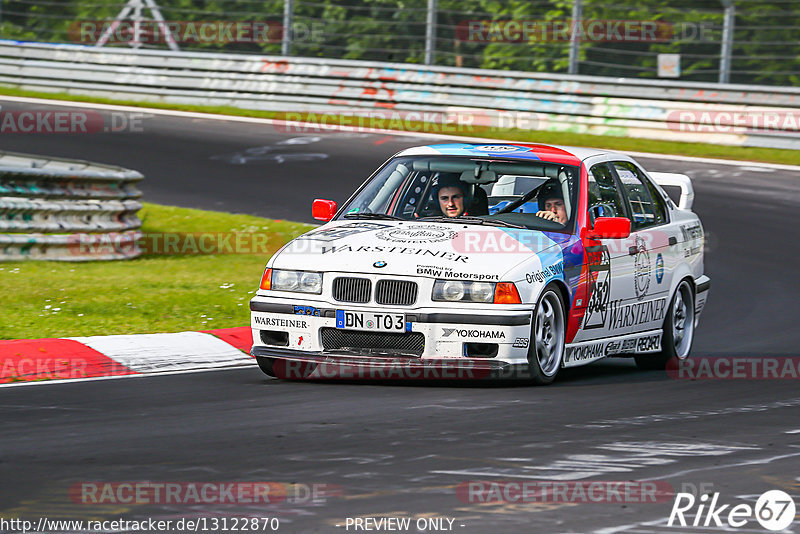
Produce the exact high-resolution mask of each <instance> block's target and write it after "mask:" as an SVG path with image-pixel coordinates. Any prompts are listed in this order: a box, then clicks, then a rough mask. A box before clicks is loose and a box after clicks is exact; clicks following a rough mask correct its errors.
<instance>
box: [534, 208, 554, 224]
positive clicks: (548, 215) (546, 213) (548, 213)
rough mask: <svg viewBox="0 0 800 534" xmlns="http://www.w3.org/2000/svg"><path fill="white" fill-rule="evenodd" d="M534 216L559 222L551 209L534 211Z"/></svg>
mask: <svg viewBox="0 0 800 534" xmlns="http://www.w3.org/2000/svg"><path fill="white" fill-rule="evenodd" d="M536 216H537V217H541V218H542V219H545V220H548V221H553V222H559V220H558V215H556V214H555V213H553V212H552V211H544V210H542V211H537V212H536Z"/></svg>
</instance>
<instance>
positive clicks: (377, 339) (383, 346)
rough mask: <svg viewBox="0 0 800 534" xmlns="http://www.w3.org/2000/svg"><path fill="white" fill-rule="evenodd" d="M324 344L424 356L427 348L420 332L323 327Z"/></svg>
mask: <svg viewBox="0 0 800 534" xmlns="http://www.w3.org/2000/svg"><path fill="white" fill-rule="evenodd" d="M320 330H321V333H322V346H323V347H324V348H325V350H348V351H361V352H381V353H387V354H398V355H400V354H404V355H413V356H422V351H423V350H425V336H424V335H423V334H422V333H420V332H406V333H402V334H401V333H393V332H361V331H358V330H340V329H338V328H321V329H320Z"/></svg>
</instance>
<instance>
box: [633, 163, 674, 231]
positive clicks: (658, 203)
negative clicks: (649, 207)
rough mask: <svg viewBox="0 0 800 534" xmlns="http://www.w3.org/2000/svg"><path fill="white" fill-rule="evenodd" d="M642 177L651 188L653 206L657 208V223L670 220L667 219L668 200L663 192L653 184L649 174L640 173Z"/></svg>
mask: <svg viewBox="0 0 800 534" xmlns="http://www.w3.org/2000/svg"><path fill="white" fill-rule="evenodd" d="M639 176H640V177H641V178H642V181H643V182H644V183H645V184H646V185H647V189H649V190H650V196H651V197H652V198H653V206H655V209H656V224H663V223H666V222H669V220H668V219H667V201H666V200H665V199H664V197H663V196H661V192H659V190H658V189H656V186H655V185H653V182H651V181H650V180H649V179H648V178H647V176H644V175H643V174H641V173H640V174H639Z"/></svg>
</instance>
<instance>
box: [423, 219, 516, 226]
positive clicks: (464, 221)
mask: <svg viewBox="0 0 800 534" xmlns="http://www.w3.org/2000/svg"><path fill="white" fill-rule="evenodd" d="M417 220H418V221H432V222H443V223H455V224H485V225H486V226H504V227H507V228H527V226H523V225H521V224H514V223H510V222H506V221H501V220H500V219H481V218H480V217H422V218H421V219H417Z"/></svg>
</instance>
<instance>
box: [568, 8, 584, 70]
mask: <svg viewBox="0 0 800 534" xmlns="http://www.w3.org/2000/svg"><path fill="white" fill-rule="evenodd" d="M582 18H583V0H574V1H573V2H572V33H571V34H570V38H569V68H568V70H567V72H568V73H569V74H578V53H579V52H580V47H581V37H580V36H581V30H580V28H581V24H583V21H582V20H581V19H582Z"/></svg>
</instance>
